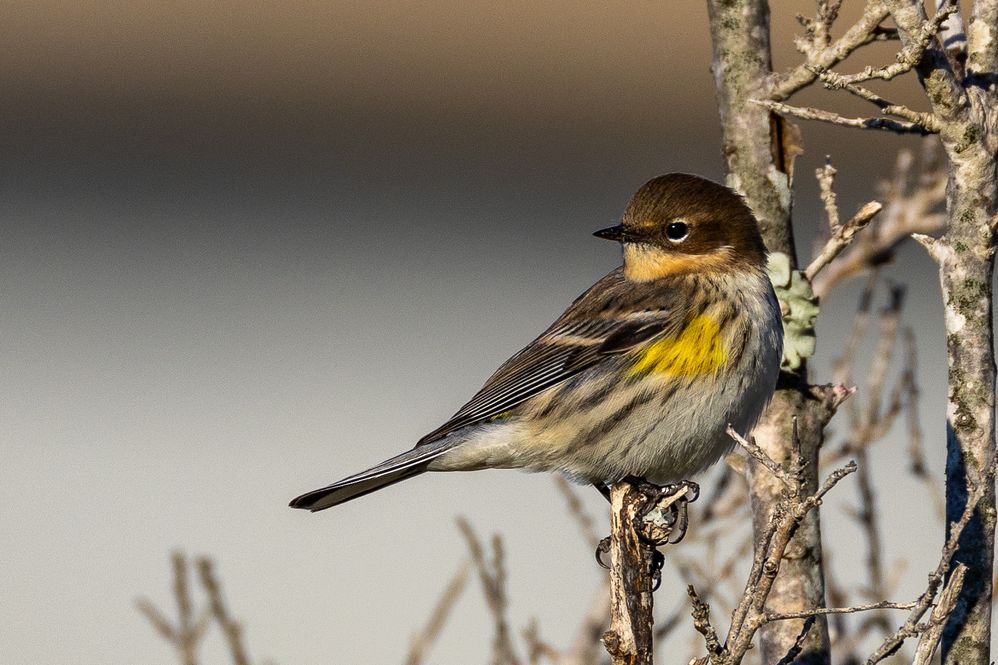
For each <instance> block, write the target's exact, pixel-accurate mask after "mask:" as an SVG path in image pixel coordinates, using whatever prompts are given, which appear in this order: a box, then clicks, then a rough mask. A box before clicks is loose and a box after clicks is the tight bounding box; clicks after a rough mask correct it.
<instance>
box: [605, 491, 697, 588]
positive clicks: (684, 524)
mask: <svg viewBox="0 0 998 665" xmlns="http://www.w3.org/2000/svg"><path fill="white" fill-rule="evenodd" d="M625 480H626V482H628V483H630V484H631V485H632V486H633V487H634V488H635V489H636V490H637V491H638V492H640V493H641V495H642V496H643V497H644V499H645V500H644V504H643V505H642V506H641V508H640V509H639V510H638V511H637V513H636V515H635V520H634V522H635V523H634V528H635V531H636V532H637V534H638V537H639V538H640V539H641V541H642V542H643V543H645V545H647V546H648V547H649V549H651V551H652V554H651V575H652V580H653V583H652V586H653V590H654V589H657V588H658V587H659V584H661V578H662V566H663V565H664V564H665V557H664V556H663V555H662V553H661V552H659V551H658V548H659V547H661V546H663V545H667V544H675V543H678V542H680V541H681V540H682V539H683V537H684V536H685V535H686V530H687V528H688V526H689V514H688V505H689V503H690V502H691V501H696V500H697V498H698V497H699V496H700V486H699V485H697V484H696V483H694V482H691V481H688V480H684V481H682V482H679V483H674V484H670V485H665V486H664V487H662V486H659V485H654V484H652V483H650V482H648V481H647V480H645V479H643V478H635V477H630V478H626V479H625ZM609 551H610V537H609V536H607V537H606V538H604V539H602V540H601V541H600V542H599V545H597V546H596V562H597V563H598V564H599V565H600V566H602V567H603V568H609V566H608V565H607V564H606V563H605V562H604V561H603V555H605V554H606V553H608V552H609Z"/></svg>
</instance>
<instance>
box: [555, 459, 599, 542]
mask: <svg viewBox="0 0 998 665" xmlns="http://www.w3.org/2000/svg"><path fill="white" fill-rule="evenodd" d="M554 483H555V485H556V486H557V487H558V491H559V492H561V495H562V496H563V497H565V502H566V503H567V504H568V512H569V514H570V515H571V516H572V517H573V518H574V519H575V522H576V524H578V525H579V530H580V531H581V532H582V537H583V538H585V539H586V542H587V543H589V544H590V545H592V546H593V547H596V545H597V544H598V543H599V541H600V536H599V534H598V533H597V531H596V522H595V520H593V516H592V515H590V514H589V513H588V512H587V511H586V509H585V506H583V505H582V500H581V499H579V495H578V493H577V492H576V491H575V490H574V489H573V488H572V485H571V484H570V483H569V482H568V481H567V480H565V479H564V478H563V477H562V476H557V475H556V476H555V477H554Z"/></svg>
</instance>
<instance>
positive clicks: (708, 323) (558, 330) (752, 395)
mask: <svg viewBox="0 0 998 665" xmlns="http://www.w3.org/2000/svg"><path fill="white" fill-rule="evenodd" d="M593 235H595V236H597V237H598V238H602V239H605V240H610V241H616V242H619V243H620V245H621V246H622V254H623V261H622V265H621V266H619V267H618V268H616V269H615V270H613V271H611V272H610V273H609V274H607V275H606V276H604V277H603V278H601V279H600V280H599V281H597V282H596V283H595V284H594V285H593V286H592V287H590V288H589V289H588V290H587V291H586V292H585V293H583V294H582V295H581V296H579V297H578V298H577V299H576V300H575V301H574V302H572V304H571V305H570V306H569V307H568V309H566V310H565V312H564V313H563V314H562V315H561V316H560V317H558V318H557V320H555V322H554V323H553V324H551V326H550V327H549V328H548V329H547V330H545V331H544V332H543V333H541V335H540V336H539V337H537V338H536V339H534V340H533V341H532V342H531V343H529V344H528V345H527V346H526V347H524V348H523V349H522V350H521V351H519V352H518V353H516V354H515V355H513V356H512V357H510V358H509V360H507V361H506V362H505V363H503V364H502V365H501V366H500V367H499V368H498V370H496V372H495V373H494V374H493V375H492V376H491V377H490V378H489V379H488V380H487V381H486V382H485V385H484V386H483V387H482V388H481V390H479V391H478V393H476V394H475V395H474V396H473V397H472V398H471V399H470V400H469V401H468V402H467V404H465V405H464V406H462V407H461V408H460V409H459V410H458V411H457V413H455V414H454V416H453V417H451V418H450V419H449V420H447V421H446V422H445V423H444V424H443V425H441V426H440V427H438V428H437V429H435V430H433V431H432V432H430V433H429V434H427V435H426V436H424V437H422V438H421V439H420V440H419V441H418V442H417V443H416V445H415V446H414V447H413V448H412V449H411V450H408V451H406V452H403V453H401V454H399V455H396V456H394V457H392V458H390V459H388V460H385V461H384V462H381V463H380V464H377V465H375V466H373V467H371V468H369V469H367V470H365V471H361V472H360V473H356V474H353V475H351V476H348V477H346V478H344V479H342V480H340V481H338V482H336V483H333V484H332V485H329V486H327V487H323V488H321V489H317V490H314V491H311V492H308V493H306V494H302V495H301V496H299V497H297V498H295V499H294V500H292V501H291V504H290V505H291V507H293V508H302V509H306V510H310V511H312V512H316V511H320V510H324V509H326V508H330V507H332V506H335V505H338V504H341V503H343V502H345V501H349V500H351V499H355V498H358V497H361V496H364V495H366V494H369V493H371V492H374V491H376V490H379V489H382V488H385V487H388V486H389V485H393V484H395V483H398V482H400V481H402V480H406V479H408V478H412V477H413V476H417V475H419V474H422V473H424V472H442V471H471V470H479V469H495V468H503V469H506V468H512V469H524V470H529V471H549V472H556V473H561V474H563V475H564V476H566V477H567V478H569V479H571V480H574V481H577V482H580V483H587V484H592V485H595V486H596V487H597V488H598V489H600V490H601V491H602V492H603V493H604V495H606V493H607V488H608V487H609V486H610V485H612V484H613V483H616V482H619V481H622V480H625V479H634V478H637V479H641V480H643V481H646V482H648V483H654V484H665V483H672V482H677V481H680V480H684V479H687V478H690V477H692V476H694V475H695V474H697V473H699V472H702V471H703V470H705V469H706V468H708V467H709V466H710V465H712V464H713V463H715V462H716V461H717V460H718V459H720V458H721V457H722V456H723V455H725V454H726V453H727V452H729V451H730V450H731V449H732V447H733V443H734V442H733V440H732V438H731V437H730V436H729V434H728V433H727V427H728V425H729V424H730V425H731V426H732V427H733V428H734V429H735V431H736V432H738V433H740V434H747V433H748V432H749V431H750V430H751V429H752V427H753V426H754V425H755V424H756V422H757V421H758V419H759V417H760V415H761V414H762V412H763V410H764V409H765V407H766V405H767V403H768V402H769V400H770V399H771V397H772V394H773V392H774V390H775V387H776V382H777V378H778V375H779V370H780V360H781V356H782V349H783V326H782V320H781V315H780V307H779V304H778V302H777V299H776V295H775V293H774V291H773V286H772V284H771V282H770V280H769V277H768V275H767V272H766V261H767V250H766V247H765V245H764V243H763V240H762V237H761V235H760V232H759V226H758V223H757V221H756V219H755V217H754V215H753V213H752V211H751V209H750V208H749V206H748V205H747V204H746V202H745V201H744V199H743V198H742V197H741V196H740V195H739V194H737V193H736V192H735V191H733V190H732V189H729V188H728V187H726V186H724V185H721V184H718V183H716V182H713V181H711V180H708V179H706V178H703V177H700V176H696V175H692V174H686V173H670V174H666V175H662V176H658V177H656V178H654V179H652V180H650V181H648V182H647V183H645V184H644V185H643V186H642V187H641V188H640V189H638V191H637V192H636V193H635V194H634V196H633V198H632V199H631V201H630V203H629V204H628V205H627V207H626V209H625V211H624V214H623V217H622V218H621V220H620V223H619V224H617V225H616V226H612V227H610V228H606V229H602V230H600V231H596V232H595V233H594V234H593Z"/></svg>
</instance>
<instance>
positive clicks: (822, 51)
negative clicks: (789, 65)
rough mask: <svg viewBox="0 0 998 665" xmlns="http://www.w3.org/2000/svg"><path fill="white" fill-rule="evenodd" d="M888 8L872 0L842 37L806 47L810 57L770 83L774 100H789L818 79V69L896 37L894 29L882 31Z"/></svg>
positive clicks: (771, 97)
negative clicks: (822, 45) (859, 50)
mask: <svg viewBox="0 0 998 665" xmlns="http://www.w3.org/2000/svg"><path fill="white" fill-rule="evenodd" d="M887 15H888V12H887V7H886V6H885V5H884V3H883V2H882V1H880V0H871V2H868V3H867V5H866V8H865V9H864V10H863V15H862V16H861V17H860V18H859V20H858V21H857V22H856V23H855V24H854V25H853V26H852V27H850V28H849V29H848V30H847V31H846V33H845V34H844V35H842V37H841V38H839V39H838V40H837V41H836V42H834V43H833V44H831V45H829V46H825V47H824V48H816V47H815V46H813V45H811V44H803V45H799V46H798V49H800V48H801V46H804V48H803V50H804V53H805V55H806V60H805V61H804V62H803V63H801V64H800V65H798V66H796V67H795V68H793V69H791V70H790V71H789V72H786V73H784V74H780V75H776V76H774V77H773V81H772V84H771V86H770V99H772V100H773V101H783V100H786V99H789V98H790V96H791V95H793V94H794V93H795V92H797V91H798V90H801V89H803V88H805V87H807V86H808V85H810V84H811V83H813V82H814V80H815V78H816V74H815V70H816V69H828V68H829V67H834V66H835V65H837V64H839V63H840V62H842V61H843V60H845V59H846V58H847V57H848V56H849V55H850V54H851V53H852V52H853V51H855V50H856V49H858V48H860V47H861V46H864V45H865V44H869V43H870V42H872V41H876V40H878V39H882V38H885V37H887V36H893V34H892V32H891V31H880V29H879V28H880V24H881V23H883V21H884V19H886V18H887Z"/></svg>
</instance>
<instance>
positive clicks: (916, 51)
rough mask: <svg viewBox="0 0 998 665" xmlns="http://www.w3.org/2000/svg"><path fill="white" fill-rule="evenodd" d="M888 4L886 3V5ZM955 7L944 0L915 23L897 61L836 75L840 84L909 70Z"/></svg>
mask: <svg viewBox="0 0 998 665" xmlns="http://www.w3.org/2000/svg"><path fill="white" fill-rule="evenodd" d="M890 4H891V3H888V5H890ZM957 9H958V6H957V4H956V2H953V1H952V0H945V1H944V2H943V3H942V4H941V5H940V7H939V10H938V11H937V12H936V14H935V16H933V17H932V18H931V19H927V20H922V21H920V22H919V23H917V24H915V25H914V26H913V29H911V30H910V32H909V35H908V40H907V41H906V42H905V44H904V46H903V47H902V48H901V51H900V52H898V54H897V62H895V63H893V64H890V65H887V66H885V67H867V68H866V69H865V70H863V71H862V72H861V73H859V74H851V75H842V76H839V77H838V79H839V81H840V82H841V83H842V84H848V83H862V82H864V81H871V80H874V79H881V80H884V81H890V80H891V79H893V78H895V77H897V76H900V75H901V74H905V73H907V72H910V71H911V70H912V69H914V68H915V67H916V66H918V64H919V63H920V62H921V61H922V56H923V55H925V52H926V50H927V49H928V48H929V47H930V46H931V45H932V44H933V43H934V42H935V41H936V37H937V36H938V35H939V33H940V32H941V30H942V25H943V23H945V22H946V19H947V18H949V16H950V15H951V14H953V12H955V11H957ZM896 18H897V17H896V16H895V19H896Z"/></svg>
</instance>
